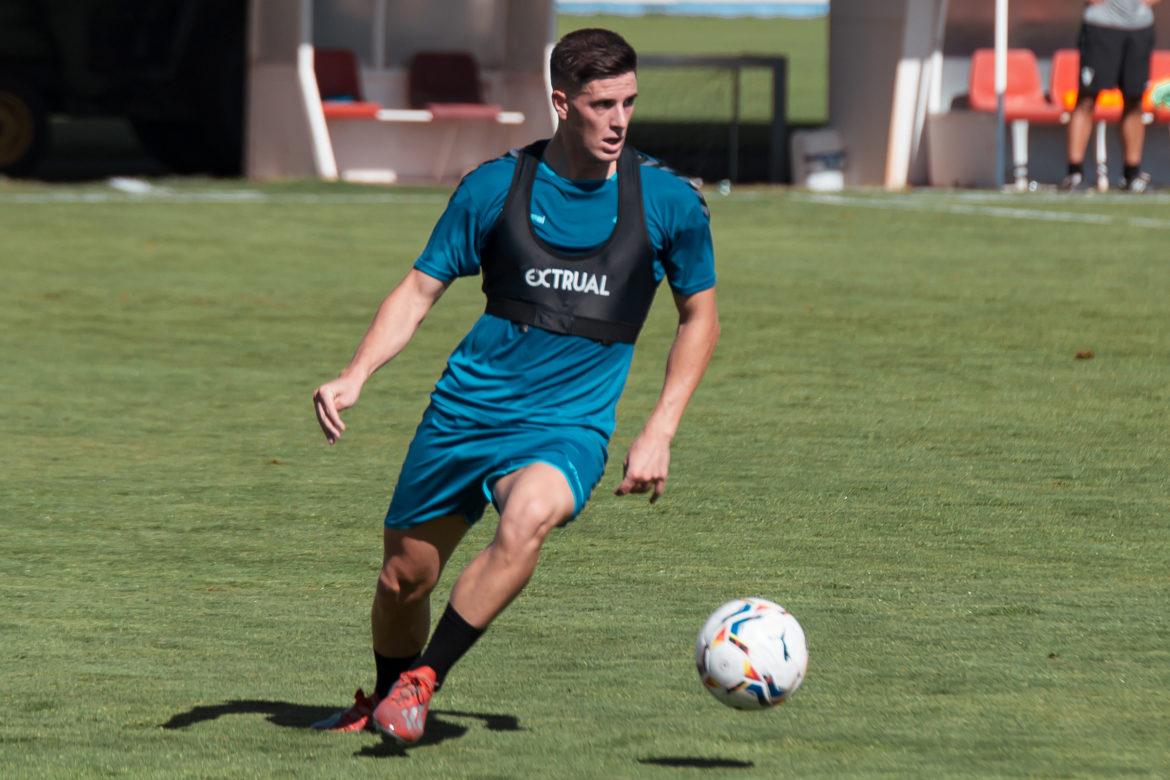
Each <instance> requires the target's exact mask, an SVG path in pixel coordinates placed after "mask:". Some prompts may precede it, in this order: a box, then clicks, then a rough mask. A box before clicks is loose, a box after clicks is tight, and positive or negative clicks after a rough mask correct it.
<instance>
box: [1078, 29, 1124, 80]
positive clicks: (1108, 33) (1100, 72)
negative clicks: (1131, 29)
mask: <svg viewBox="0 0 1170 780" xmlns="http://www.w3.org/2000/svg"><path fill="white" fill-rule="evenodd" d="M1125 41H1126V36H1125V32H1124V31H1123V30H1113V29H1110V28H1108V27H1095V26H1094V25H1091V24H1086V25H1084V26H1083V27H1082V28H1081V37H1080V46H1079V48H1080V50H1081V74H1080V93H1081V95H1096V94H1097V93H1098V92H1100V91H1101V90H1103V89H1113V88H1114V87H1116V86H1118V84H1119V83H1120V81H1121V65H1122V60H1123V58H1124V56H1125Z"/></svg>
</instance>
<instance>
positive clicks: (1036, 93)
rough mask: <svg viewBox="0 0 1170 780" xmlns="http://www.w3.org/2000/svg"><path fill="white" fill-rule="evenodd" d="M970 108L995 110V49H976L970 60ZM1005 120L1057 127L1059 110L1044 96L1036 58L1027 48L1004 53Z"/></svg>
mask: <svg viewBox="0 0 1170 780" xmlns="http://www.w3.org/2000/svg"><path fill="white" fill-rule="evenodd" d="M969 86H970V101H971V108H972V109H974V110H975V111H995V110H996V97H995V50H994V49H978V50H976V52H975V55H974V56H973V57H972V58H971V78H970V85H969ZM1003 102H1004V117H1005V118H1006V119H1007V120H1008V121H1009V122H1011V121H1015V120H1018V119H1024V120H1027V121H1029V122H1041V123H1045V124H1056V123H1058V122H1060V117H1061V114H1062V113H1063V112H1062V111H1061V107H1060V106H1059V105H1057V104H1056V103H1053V102H1051V101H1049V100H1048V98H1046V97H1045V96H1044V88H1043V86H1042V85H1041V84H1040V68H1039V66H1038V65H1037V64H1036V55H1035V54H1033V53H1032V52H1031V51H1030V50H1028V49H1009V50H1008V53H1007V89H1006V90H1005V91H1004V101H1003Z"/></svg>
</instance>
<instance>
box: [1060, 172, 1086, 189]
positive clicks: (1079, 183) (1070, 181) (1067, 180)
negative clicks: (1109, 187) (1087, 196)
mask: <svg viewBox="0 0 1170 780" xmlns="http://www.w3.org/2000/svg"><path fill="white" fill-rule="evenodd" d="M1060 188H1061V189H1062V190H1064V191H1065V192H1076V191H1077V190H1083V189H1085V176H1084V174H1082V173H1070V174H1069V175H1068V176H1065V177H1064V178H1063V179H1061V180H1060Z"/></svg>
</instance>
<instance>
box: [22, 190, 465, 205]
mask: <svg viewBox="0 0 1170 780" xmlns="http://www.w3.org/2000/svg"><path fill="white" fill-rule="evenodd" d="M448 198H449V196H448V195H444V194H441V193H434V194H428V193H370V194H368V195H366V194H362V193H357V192H354V193H340V192H339V193H336V194H330V193H304V194H298V193H292V192H288V193H279V192H276V193H267V192H259V191H257V190H221V191H218V192H166V191H162V192H160V191H154V192H151V193H150V194H143V195H129V194H126V193H123V192H101V191H97V192H76V191H75V192H14V193H0V204H10V203H11V204H33V205H35V204H42V203H119V204H132V205H141V204H145V203H159V204H179V205H182V204H187V203H309V204H318V203H320V204H326V203H334V204H379V203H398V204H409V203H446V202H447V199H448Z"/></svg>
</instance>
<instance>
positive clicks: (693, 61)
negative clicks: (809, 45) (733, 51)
mask: <svg viewBox="0 0 1170 780" xmlns="http://www.w3.org/2000/svg"><path fill="white" fill-rule="evenodd" d="M638 67H639V68H642V67H649V68H716V69H721V70H727V71H729V73H730V75H731V122H730V124H729V125H728V131H727V134H728V138H727V142H728V149H729V151H728V155H727V170H728V176H727V178H728V179H729V180H731V181H733V182H734V181H738V180H739V126H740V119H739V92H740V75H741V73H742V72H743V69H744V68H767V69H768V70H770V71H771V72H772V121H771V123H770V125H769V132H768V170H767V180H768V181H769V182H782V181H785V180H786V178H787V175H788V58H787V57H777V56H770V55H755V54H740V55H723V56H708V55H704V54H641V55H638Z"/></svg>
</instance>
